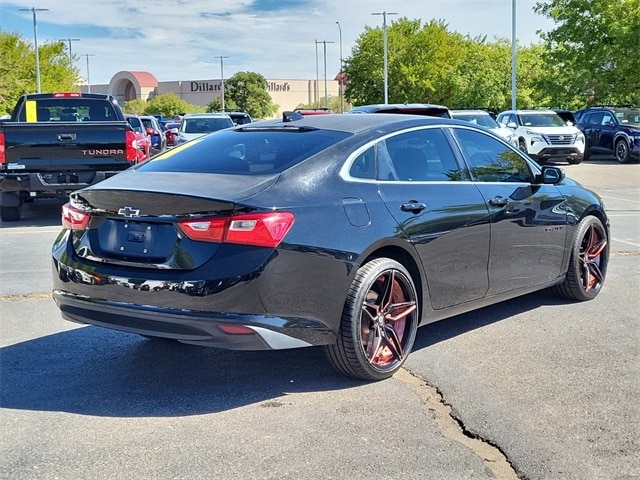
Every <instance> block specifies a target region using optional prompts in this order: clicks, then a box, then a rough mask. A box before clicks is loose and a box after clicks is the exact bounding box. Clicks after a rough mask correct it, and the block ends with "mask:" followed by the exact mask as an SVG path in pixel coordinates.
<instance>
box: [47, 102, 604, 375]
mask: <svg viewBox="0 0 640 480" xmlns="http://www.w3.org/2000/svg"><path fill="white" fill-rule="evenodd" d="M62 222H63V230H62V232H61V233H60V235H59V236H58V238H57V239H56V241H55V243H54V245H53V250H52V253H53V277H54V279H53V281H54V287H53V288H54V289H53V296H54V299H55V301H56V303H57V305H58V307H59V308H60V310H61V313H62V316H63V317H64V318H66V319H68V320H72V321H75V322H80V323H87V324H93V325H99V326H103V327H108V328H113V329H117V330H122V331H125V332H133V333H137V334H140V335H143V336H145V337H163V338H168V339H175V340H178V341H180V342H184V343H190V344H196V345H209V346H214V347H221V348H228V349H242V350H256V349H286V348H297V347H306V346H323V348H324V349H325V351H326V353H327V357H328V359H329V360H330V361H331V363H332V364H333V365H334V366H335V367H336V368H337V369H338V370H339V371H341V372H343V373H345V374H347V375H351V376H354V377H357V378H361V379H367V380H380V379H383V378H387V377H389V376H391V375H393V373H394V372H395V371H397V370H398V369H399V368H400V366H401V365H402V364H403V362H404V360H405V359H406V358H407V355H408V354H409V352H410V351H411V348H412V345H413V342H414V338H415V335H416V329H417V327H419V326H421V325H424V324H427V323H430V322H434V321H436V320H440V319H443V318H446V317H450V316H453V315H456V314H459V313H462V312H466V311H469V310H472V309H476V308H479V307H483V306H486V305H489V304H493V303H496V302H499V301H503V300H506V299H509V298H513V297H516V296H518V295H523V294H526V293H529V292H532V291H535V290H540V289H543V288H547V287H554V289H555V290H556V291H557V292H558V293H560V294H561V295H563V296H564V297H567V298H569V299H572V300H579V301H582V300H591V299H593V298H594V297H596V295H598V292H599V291H600V289H601V288H602V285H603V283H604V280H605V275H606V270H607V263H608V258H609V243H608V242H609V226H608V225H609V222H608V219H607V215H606V213H605V210H604V207H603V205H602V203H601V201H600V199H599V198H598V196H597V195H595V194H594V193H592V192H590V191H589V190H586V189H585V188H583V187H581V186H580V185H579V184H577V183H576V182H574V181H572V180H570V179H568V178H565V176H564V172H563V171H562V170H561V169H559V168H556V167H551V166H545V167H542V168H541V167H539V166H537V165H536V164H535V162H533V161H531V160H530V159H529V158H528V157H527V156H526V155H525V154H523V153H522V152H520V151H519V150H518V149H516V148H513V147H512V146H510V145H508V144H507V143H505V142H503V141H502V140H500V139H498V138H497V137H495V136H494V135H492V134H491V133H490V132H488V131H486V130H484V129H482V128H479V127H476V126H474V125H472V124H470V123H467V122H460V121H456V120H449V119H443V118H429V117H420V116H414V115H397V114H375V115H374V114H361V115H317V116H309V117H302V116H300V115H297V114H287V113H285V115H284V116H283V119H282V120H278V121H275V120H274V121H267V122H256V123H251V124H247V125H241V126H237V127H235V128H232V129H228V130H225V131H221V132H217V133H215V134H212V135H209V136H206V137H202V138H198V139H196V140H194V141H191V142H189V143H187V144H184V145H181V146H179V147H176V148H174V149H172V150H168V151H167V152H165V153H163V154H160V155H158V156H156V157H154V158H153V159H151V160H150V161H148V162H145V163H142V164H139V165H137V166H135V167H132V168H131V169H129V170H127V171H125V172H122V173H120V174H118V175H116V176H114V177H112V178H109V179H107V180H105V181H103V182H101V183H99V184H96V185H94V186H91V187H88V188H85V189H83V190H79V191H76V192H74V193H72V194H71V198H70V202H69V203H68V204H67V205H65V206H64V208H63V212H62Z"/></svg>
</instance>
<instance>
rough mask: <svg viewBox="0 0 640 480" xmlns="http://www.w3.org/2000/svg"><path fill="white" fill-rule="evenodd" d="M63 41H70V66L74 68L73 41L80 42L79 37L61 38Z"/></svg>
mask: <svg viewBox="0 0 640 480" xmlns="http://www.w3.org/2000/svg"><path fill="white" fill-rule="evenodd" d="M60 41H61V42H69V66H70V67H71V68H73V54H72V53H71V42H79V41H80V39H79V38H61V39H60Z"/></svg>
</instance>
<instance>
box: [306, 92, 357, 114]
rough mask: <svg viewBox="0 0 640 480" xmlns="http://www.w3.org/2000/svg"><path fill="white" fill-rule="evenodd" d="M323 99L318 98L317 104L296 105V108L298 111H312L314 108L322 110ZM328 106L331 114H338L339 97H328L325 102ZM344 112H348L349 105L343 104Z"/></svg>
mask: <svg viewBox="0 0 640 480" xmlns="http://www.w3.org/2000/svg"><path fill="white" fill-rule="evenodd" d="M324 100H325V97H322V98H320V101H319V102H318V103H315V102H314V103H300V104H298V105H296V108H299V109H302V110H304V109H311V110H312V109H314V108H318V107H320V108H324V105H325V101H324ZM326 103H327V104H328V105H329V109H330V110H331V111H332V112H333V113H340V97H339V96H334V95H329V98H328V99H327V102H326ZM344 109H345V111H349V105H347V104H345V106H344Z"/></svg>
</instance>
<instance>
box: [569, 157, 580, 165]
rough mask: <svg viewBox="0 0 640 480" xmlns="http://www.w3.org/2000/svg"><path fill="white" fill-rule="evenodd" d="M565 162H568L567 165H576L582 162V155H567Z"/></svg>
mask: <svg viewBox="0 0 640 480" xmlns="http://www.w3.org/2000/svg"><path fill="white" fill-rule="evenodd" d="M567 162H569V165H578V164H579V163H582V157H567Z"/></svg>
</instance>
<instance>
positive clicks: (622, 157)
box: [615, 138, 629, 163]
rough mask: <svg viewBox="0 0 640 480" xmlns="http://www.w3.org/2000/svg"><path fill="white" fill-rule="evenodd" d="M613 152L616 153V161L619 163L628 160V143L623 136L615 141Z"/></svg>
mask: <svg viewBox="0 0 640 480" xmlns="http://www.w3.org/2000/svg"><path fill="white" fill-rule="evenodd" d="M615 154H616V160H618V162H620V163H627V162H629V145H628V144H627V142H626V141H625V140H624V139H623V138H621V139H620V140H618V141H617V142H616V146H615Z"/></svg>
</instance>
